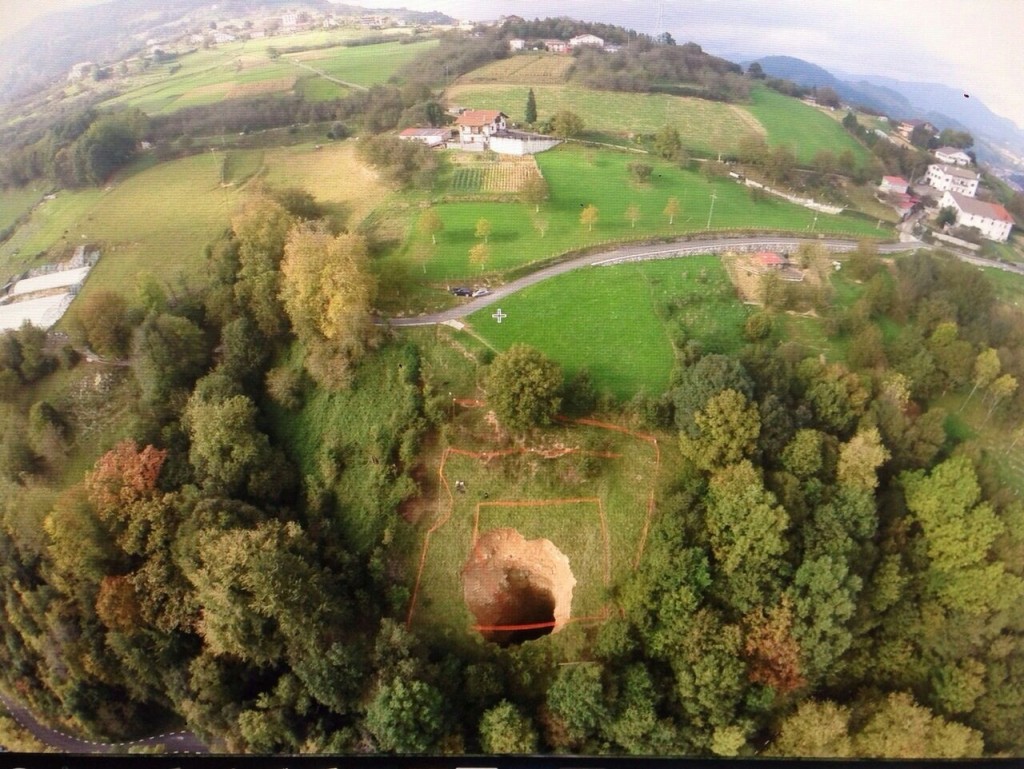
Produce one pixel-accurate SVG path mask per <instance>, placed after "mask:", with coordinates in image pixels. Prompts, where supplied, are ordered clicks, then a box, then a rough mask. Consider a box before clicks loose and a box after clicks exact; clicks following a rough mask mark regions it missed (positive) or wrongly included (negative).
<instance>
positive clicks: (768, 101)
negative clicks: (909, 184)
mask: <svg viewBox="0 0 1024 769" xmlns="http://www.w3.org/2000/svg"><path fill="white" fill-rule="evenodd" d="M751 99H752V101H753V103H752V104H750V105H749V106H746V107H743V109H745V110H746V111H747V112H749V113H750V114H751V115H753V116H754V117H755V118H756V119H757V121H758V122H759V123H761V125H763V126H764V127H765V129H767V131H768V144H769V145H770V146H772V147H777V146H781V145H789V147H790V148H791V149H792V150H793V152H795V153H796V156H797V159H798V160H799V161H800V162H801V163H808V162H810V161H811V160H813V159H814V155H815V154H816V153H817V152H819V151H821V150H830V151H832V152H834V153H835V154H836V155H839V154H840V153H841V152H843V151H844V150H847V149H848V150H850V151H851V152H852V153H853V155H854V157H855V158H856V159H857V162H858V163H864V162H865V161H866V160H867V159H868V152H867V150H866V149H865V148H864V147H863V146H862V145H860V144H859V143H858V142H856V141H855V140H854V139H853V137H852V136H850V135H849V134H848V133H847V132H846V130H845V129H844V128H843V127H842V125H840V124H839V123H837V122H836V121H835V120H832V119H831V118H830V117H829V116H828V115H824V114H822V113H821V112H820V111H819V110H817V109H815V108H814V107H811V106H810V105H807V104H804V103H802V102H801V101H799V100H798V99H794V98H791V97H789V96H783V95H782V94H780V93H777V92H775V91H772V90H769V89H768V88H763V87H758V88H755V89H754V90H753V91H752V92H751Z"/></svg>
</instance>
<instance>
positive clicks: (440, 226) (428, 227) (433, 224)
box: [418, 208, 444, 246]
mask: <svg viewBox="0 0 1024 769" xmlns="http://www.w3.org/2000/svg"><path fill="white" fill-rule="evenodd" d="M418 224H419V230H420V232H422V233H423V234H424V235H429V236H430V242H431V243H432V244H433V245H435V246H436V245H437V233H439V232H441V231H443V230H444V220H443V219H441V217H440V215H439V214H438V213H437V211H435V210H434V209H433V208H429V209H427V210H426V211H425V212H424V214H423V215H422V216H421V217H420V220H419V223H418Z"/></svg>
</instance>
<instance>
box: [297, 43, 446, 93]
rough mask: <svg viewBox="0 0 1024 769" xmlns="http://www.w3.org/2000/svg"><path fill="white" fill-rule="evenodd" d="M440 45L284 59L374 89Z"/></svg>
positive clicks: (362, 48)
mask: <svg viewBox="0 0 1024 769" xmlns="http://www.w3.org/2000/svg"><path fill="white" fill-rule="evenodd" d="M437 44H438V41H437V40H421V41H419V42H416V43H404V44H403V43H380V44H378V45H360V46H354V47H345V46H339V47H337V48H325V49H323V50H319V51H307V52H305V53H300V54H285V55H284V56H283V57H282V58H284V59H295V60H296V61H301V62H303V63H304V64H308V65H309V66H311V67H313V68H315V69H318V70H320V71H322V72H326V73H327V74H328V75H331V76H332V77H336V78H338V79H339V80H345V81H347V82H350V83H356V84H357V85H363V86H371V85H376V84H377V83H384V82H386V81H387V80H388V78H390V77H391V76H392V75H393V74H395V72H397V71H398V69H399V68H400V67H402V66H404V65H405V64H407V63H408V62H410V61H412V60H413V59H414V58H416V57H417V56H419V55H420V54H422V53H423V52H424V51H427V50H430V49H431V48H434V47H435V46H437ZM328 82H330V81H328Z"/></svg>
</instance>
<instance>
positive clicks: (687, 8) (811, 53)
mask: <svg viewBox="0 0 1024 769" xmlns="http://www.w3.org/2000/svg"><path fill="white" fill-rule="evenodd" d="M98 1H99V0H0V30H2V31H0V36H2V35H3V32H7V31H10V30H12V29H14V28H17V27H20V26H22V25H23V24H24V23H26V22H27V21H28V20H30V19H31V18H34V17H35V16H38V15H41V14H43V13H46V12H49V11H52V10H56V9H59V8H63V7H69V6H76V5H92V4H96V3H97V2H98ZM215 1H216V0H212V2H211V5H212V4H213V3H214V2H215ZM348 1H349V2H352V0H348ZM353 4H359V5H366V6H375V7H384V6H395V5H404V6H405V7H407V8H412V9H416V10H439V11H444V12H445V13H448V14H450V15H452V16H455V17H457V18H467V19H474V20H485V19H493V18H497V17H498V16H499V15H503V14H513V13H515V14H519V15H520V16H524V17H526V18H533V17H536V16H540V17H543V16H558V15H566V16H572V17H574V18H582V19H588V20H593V21H606V22H611V23H616V24H622V25H623V26H628V27H632V28H634V29H638V30H640V31H643V32H652V33H653V32H659V31H662V30H661V29H660V27H661V26H662V24H660V23H659V22H660V20H662V19H663V26H664V27H665V29H667V30H668V31H669V32H671V33H672V35H673V36H674V37H675V38H676V40H677V41H679V42H686V41H688V40H692V41H694V42H696V43H699V44H700V45H702V46H703V47H704V48H705V49H706V50H707V51H709V52H711V53H716V54H720V55H724V56H727V57H735V56H739V55H748V56H751V57H757V56H765V55H769V54H787V55H790V56H797V57H800V58H802V59H807V60H808V61H812V62H814V63H815V64H820V65H821V66H823V67H826V68H833V69H838V70H842V71H846V72H850V73H853V74H878V75H888V76H891V77H895V78H899V79H901V80H920V81H926V82H938V83H944V84H946V85H948V86H951V87H953V88H957V89H959V90H963V91H965V92H967V93H970V94H974V95H977V96H978V97H980V98H981V99H982V100H983V101H984V102H985V103H986V104H988V106H989V107H990V108H991V109H993V110H994V111H995V112H998V113H1000V114H1002V115H1005V116H1006V117H1008V118H1010V119H1012V120H1014V121H1015V122H1016V123H1017V124H1018V125H1019V126H1021V127H1022V128H1024V87H1021V81H1022V80H1024V64H1022V62H1024V56H1022V55H1021V49H1022V47H1024V40H1022V33H1024V0H663V2H661V3H660V4H659V1H658V0H357V2H355V3H353Z"/></svg>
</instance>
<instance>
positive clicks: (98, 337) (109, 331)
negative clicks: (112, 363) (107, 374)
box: [75, 290, 132, 358]
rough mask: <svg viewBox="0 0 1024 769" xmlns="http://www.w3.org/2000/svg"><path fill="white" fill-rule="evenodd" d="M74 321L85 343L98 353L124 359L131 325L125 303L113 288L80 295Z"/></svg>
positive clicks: (129, 346) (128, 344)
mask: <svg viewBox="0 0 1024 769" xmlns="http://www.w3.org/2000/svg"><path fill="white" fill-rule="evenodd" d="M77 310H78V312H77V313H76V316H75V320H76V321H77V324H78V325H79V326H80V328H81V333H82V337H83V338H84V340H85V342H86V344H88V345H89V346H90V347H91V348H92V349H93V350H95V351H96V352H97V353H99V354H100V355H105V356H110V357H112V358H124V357H125V356H126V355H127V354H128V351H129V349H130V348H131V341H132V324H131V320H130V316H129V313H128V303H127V302H126V301H125V300H124V297H122V296H121V295H120V294H118V293H115V292H114V291H107V290H103V291H96V292H95V293H91V294H88V295H87V296H84V297H82V299H81V300H80V303H79V304H78V306H77Z"/></svg>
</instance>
